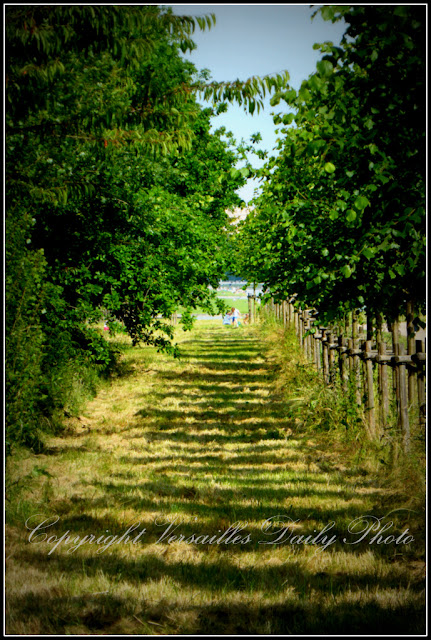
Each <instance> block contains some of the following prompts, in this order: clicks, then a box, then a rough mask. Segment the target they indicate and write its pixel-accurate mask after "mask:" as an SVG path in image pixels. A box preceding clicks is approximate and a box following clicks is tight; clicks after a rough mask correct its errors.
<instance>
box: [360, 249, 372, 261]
mask: <svg viewBox="0 0 431 640" xmlns="http://www.w3.org/2000/svg"><path fill="white" fill-rule="evenodd" d="M362 253H363V254H364V256H365V257H366V258H367V260H371V258H374V256H375V250H374V249H372V248H371V247H365V249H363V251H362Z"/></svg>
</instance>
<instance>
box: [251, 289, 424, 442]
mask: <svg viewBox="0 0 431 640" xmlns="http://www.w3.org/2000/svg"><path fill="white" fill-rule="evenodd" d="M295 297H296V296H291V297H290V298H289V299H288V300H286V301H284V302H280V303H277V302H275V301H274V300H273V299H272V300H271V301H270V303H269V309H270V310H271V311H272V313H273V314H274V316H275V318H276V319H277V320H278V321H280V322H282V323H283V325H284V326H292V327H294V328H295V331H296V335H297V337H298V339H299V341H300V343H301V345H302V347H303V351H304V354H305V356H306V358H307V360H308V361H309V363H310V364H311V365H313V366H314V367H315V369H316V370H317V371H319V372H320V374H321V376H322V379H323V382H324V384H326V385H328V386H330V387H334V386H335V385H336V384H339V385H340V386H341V389H342V391H343V392H347V390H348V384H349V381H350V384H352V385H353V397H354V401H355V402H356V404H357V406H358V407H362V409H363V412H364V415H365V419H366V424H367V428H368V432H369V436H370V437H371V438H377V439H381V438H382V437H383V436H384V435H385V433H386V432H387V429H388V428H389V426H390V415H391V406H394V407H395V418H396V425H397V427H398V429H399V431H400V433H401V435H402V442H403V447H404V450H405V451H406V452H408V451H409V450H410V448H411V422H412V420H413V419H414V420H415V421H416V423H417V425H418V426H419V429H420V433H422V434H425V428H426V404H425V403H426V400H425V396H426V390H425V385H426V341H425V340H417V339H415V331H414V324H413V305H412V303H409V304H408V305H407V309H406V311H407V314H406V318H407V352H406V348H405V346H404V344H403V343H402V342H400V340H399V322H398V321H396V322H393V323H392V324H391V329H392V331H391V336H390V338H389V342H390V343H391V344H388V340H387V339H384V336H383V331H382V318H380V323H379V326H378V327H375V328H373V327H372V323H371V321H370V319H368V321H367V327H366V333H365V334H364V332H363V330H362V331H361V330H360V327H359V324H358V314H357V313H355V312H354V313H353V314H351V317H350V319H349V321H348V322H346V323H345V324H344V327H343V330H342V331H340V326H339V325H337V326H334V327H327V326H322V325H321V324H319V321H318V319H317V317H316V315H317V309H307V308H305V309H303V308H301V307H299V306H297V305H296V306H294V302H295ZM249 304H250V302H249ZM267 308H268V306H267ZM250 317H252V316H250ZM253 319H254V316H253ZM361 329H362V327H361ZM412 416H413V417H412Z"/></svg>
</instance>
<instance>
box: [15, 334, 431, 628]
mask: <svg viewBox="0 0 431 640" xmlns="http://www.w3.org/2000/svg"><path fill="white" fill-rule="evenodd" d="M205 335H206V338H205V339H204V338H200V339H199V338H198V339H190V340H187V341H186V342H184V343H183V346H182V348H183V359H184V360H185V359H187V358H188V359H189V360H191V361H192V363H191V366H193V367H194V370H193V371H190V370H186V371H184V370H181V366H182V365H181V360H180V361H179V362H177V363H176V364H175V366H176V368H177V370H174V371H172V370H165V369H163V368H161V369H160V370H159V371H158V375H157V381H158V387H157V389H156V390H154V391H152V392H151V393H148V394H146V396H147V398H145V399H144V398H143V399H142V403H143V405H144V406H142V408H140V409H139V410H138V411H137V412H136V414H135V416H134V419H133V420H132V421H131V422H130V424H129V425H128V426H126V427H124V428H122V430H121V434H122V436H123V438H124V439H125V441H126V442H128V447H129V448H128V453H127V454H126V455H121V456H120V457H119V458H118V459H117V460H116V463H117V465H120V469H117V470H116V471H113V472H111V473H110V474H109V477H106V478H104V479H103V480H100V478H99V479H98V480H92V481H91V482H90V481H88V482H84V481H81V484H83V485H84V486H87V485H91V486H92V487H94V490H95V497H92V498H90V497H82V496H79V495H78V496H75V497H74V498H73V500H71V501H66V500H65V501H64V502H63V503H62V502H61V501H57V502H56V504H55V505H52V506H53V507H54V506H55V508H56V512H57V513H58V514H59V515H60V520H59V522H58V525H57V530H58V531H59V532H61V533H63V532H65V531H69V532H71V533H74V534H78V535H80V536H81V537H83V536H85V535H88V534H98V535H100V534H105V532H106V533H108V532H109V535H110V534H114V535H119V536H120V535H122V534H123V533H124V532H125V531H126V530H127V527H128V526H130V525H132V524H133V523H137V522H138V523H139V530H142V528H145V529H146V533H145V535H144V536H142V539H141V540H140V541H139V544H138V545H137V546H136V547H134V550H135V551H136V552H135V553H133V552H132V553H130V554H129V555H128V556H127V557H126V556H125V555H124V550H123V549H120V547H118V546H117V547H114V546H113V547H111V550H107V551H106V552H104V553H102V554H97V552H96V548H94V550H93V549H92V548H91V547H89V548H90V555H83V554H80V553H79V551H78V552H77V553H75V554H74V553H67V551H66V550H64V549H63V550H62V552H61V553H60V552H59V553H57V552H56V551H54V552H53V553H52V554H51V555H49V556H48V555H47V551H48V549H47V547H46V545H45V546H44V545H42V544H39V545H37V544H32V543H28V544H26V545H25V547H24V549H23V550H22V551H20V558H21V559H22V561H23V562H24V563H25V564H26V565H28V566H30V567H32V568H38V569H39V570H44V571H48V572H55V575H64V576H66V577H67V576H70V577H71V576H73V577H74V579H75V580H76V578H77V577H82V579H84V578H85V579H87V578H88V577H93V576H94V577H95V578H96V577H97V576H100V575H103V576H105V577H106V578H107V579H108V581H109V584H110V585H111V586H110V589H109V591H110V592H109V593H105V594H100V595H97V594H96V595H93V594H91V593H89V594H85V593H83V594H81V595H79V596H74V597H73V598H71V597H70V596H67V595H66V594H62V593H61V589H58V590H57V591H55V590H54V591H53V592H44V591H42V592H38V595H37V602H36V601H35V595H34V594H33V593H31V592H29V593H26V594H24V595H22V594H17V595H14V596H13V598H10V599H9V602H8V610H13V611H14V615H15V618H16V617H17V616H20V617H21V618H23V619H26V618H31V616H32V615H34V612H35V611H36V610H38V611H40V612H41V613H40V621H41V624H42V627H43V631H44V632H45V633H51V634H60V633H63V632H68V633H70V631H69V627H70V626H72V627H73V625H78V626H79V625H81V627H82V626H83V627H84V631H85V630H87V631H88V632H90V633H91V632H96V633H101V632H104V633H109V632H110V631H116V630H117V631H119V633H120V634H123V633H125V631H124V629H126V628H130V627H127V625H126V622H125V620H126V619H127V620H128V619H129V618H130V619H135V622H134V624H136V620H138V623H139V624H140V625H141V626H142V625H143V626H144V628H143V630H144V631H145V633H146V634H154V633H157V634H159V633H160V634H161V633H174V634H175V633H176V634H180V633H181V634H183V633H197V634H223V635H226V634H230V635H237V634H245V635H247V634H248V635H250V634H317V635H329V634H337V633H340V634H372V635H391V634H403V633H406V634H415V633H423V631H424V625H425V622H424V618H425V616H424V598H423V590H424V582H423V579H422V578H419V576H418V575H417V574H415V573H414V572H412V571H411V570H410V568H409V566H408V563H407V560H408V558H407V556H406V561H405V559H404V558H397V555H396V554H397V552H399V549H398V548H394V546H390V545H381V546H378V545H373V546H372V548H371V551H372V552H373V553H374V554H375V556H376V557H377V558H378V559H379V560H380V561H381V562H383V561H384V562H386V563H387V565H388V566H386V568H385V572H383V573H382V572H381V569H379V564H378V563H376V565H374V568H373V570H371V569H367V568H364V569H363V570H361V571H358V569H357V562H356V564H355V563H354V560H356V559H354V558H353V556H358V557H360V556H361V554H369V552H370V545H369V542H368V539H367V540H364V542H363V543H362V544H358V545H356V546H352V545H346V544H344V543H343V538H344V537H345V536H346V528H347V526H348V524H349V523H350V522H351V521H352V520H353V519H354V518H357V517H358V516H361V515H364V514H363V513H362V511H361V508H362V506H361V505H362V502H361V501H362V497H361V496H362V495H364V496H366V501H367V502H368V503H370V501H374V500H377V498H378V495H379V492H378V489H375V490H374V489H373V488H372V487H370V484H369V483H368V481H367V479H366V478H364V477H363V475H361V473H360V472H359V471H358V472H357V473H356V472H355V470H354V469H333V468H331V467H330V466H329V467H328V466H326V467H325V468H320V467H319V460H318V457H317V454H316V453H315V452H314V451H313V450H311V449H310V448H309V447H308V445H307V436H306V435H304V434H301V433H298V432H297V431H296V430H295V425H294V424H293V423H292V421H291V420H290V419H289V418H288V417H286V415H285V413H286V410H285V407H284V405H283V403H282V402H281V401H280V400H279V399H278V398H276V397H274V395H271V394H270V393H269V390H270V384H271V382H272V380H273V378H274V375H275V371H276V369H277V366H276V365H274V364H273V363H272V362H269V361H266V360H265V359H264V361H263V362H262V363H261V362H255V359H257V358H259V359H260V358H261V357H262V356H261V351H262V344H261V343H260V341H259V340H257V339H254V338H252V337H250V336H249V335H248V334H245V333H244V334H240V333H239V332H238V333H235V334H234V333H233V332H223V331H220V330H212V329H211V330H210V329H207V330H206V332H205ZM240 336H241V337H240ZM136 364H138V363H136ZM152 367H154V368H155V369H157V363H153V364H152ZM125 371H127V375H130V370H129V369H127V367H125ZM223 385H224V386H223ZM239 386H242V387H243V390H239ZM196 391H199V392H200V393H199V396H198V397H199V400H198V401H197V402H195V399H196V395H193V396H190V395H187V394H188V392H196ZM259 392H262V394H263V396H262V397H261V396H259V395H258V393H259ZM256 397H258V398H259V401H258V402H251V400H252V399H256ZM172 398H176V399H180V400H182V403H181V405H180V406H179V407H178V408H175V409H170V408H163V406H162V403H163V401H164V400H166V399H172ZM247 398H248V399H249V400H250V402H249V403H247ZM147 400H148V402H149V403H150V404H149V405H147V404H146V401H147ZM239 401H240V402H239ZM182 405H184V406H183V407H182ZM249 418H252V419H253V420H254V423H252V424H249V423H245V422H243V421H244V420H247V419H249ZM134 430H135V431H136V430H137V433H133V435H129V433H131V432H132V431H134ZM286 430H289V434H287V433H286ZM80 437H82V436H80ZM152 446H154V447H155V448H154V449H152ZM70 449H71V447H70V446H69V445H67V446H66V445H65V446H64V447H62V446H59V447H58V448H56V449H55V450H53V451H51V453H52V455H62V454H64V453H66V452H67V451H68V450H70ZM76 451H77V452H78V453H79V452H83V451H87V449H86V448H85V445H81V447H80V446H77V447H76ZM133 451H137V453H138V455H136V456H134V455H133ZM141 469H142V473H141ZM361 492H363V493H361ZM48 506H49V504H48V505H47V507H48ZM41 508H43V507H41ZM100 512H103V513H100ZM132 512H133V513H134V514H135V519H133V515H132ZM40 513H42V511H41V512H40ZM98 513H100V515H97V514H98ZM126 514H127V515H126ZM48 515H49V514H47V516H48ZM277 515H279V516H280V515H283V516H287V517H288V518H291V519H292V520H293V521H295V522H296V524H297V529H295V534H299V533H300V534H303V535H311V534H315V533H316V531H317V532H318V531H320V530H321V529H322V527H324V526H325V525H327V524H329V523H332V522H333V523H334V525H333V527H332V528H331V531H330V535H331V536H332V535H335V536H336V541H335V543H334V545H332V546H331V547H330V548H328V549H327V550H324V551H316V553H323V554H327V556H328V557H331V558H332V556H333V555H335V554H336V552H338V551H343V552H345V553H346V554H347V555H348V556H350V558H351V564H352V566H353V564H355V566H356V568H355V569H350V565H347V566H345V567H344V568H340V567H338V568H337V569H336V570H332V569H331V568H330V567H329V568H328V567H327V565H325V563H323V568H322V569H321V570H317V569H316V568H314V570H312V569H307V564H306V562H304V561H303V560H302V558H301V559H300V558H299V556H298V555H297V554H301V553H302V552H305V546H304V545H302V546H300V545H299V544H298V545H296V546H294V543H290V542H289V541H288V540H289V539H290V538H289V537H287V535H286V537H285V538H284V540H285V541H286V542H285V543H283V544H282V545H279V546H278V547H277V550H278V551H279V555H278V556H277V561H275V559H274V561H271V560H272V559H268V562H265V563H263V562H261V561H259V557H260V556H259V555H258V554H259V553H261V552H264V551H268V550H270V551H271V550H272V549H273V548H274V547H272V546H269V545H263V544H259V542H262V541H265V542H267V541H268V537H265V533H264V532H262V523H263V522H264V521H265V520H266V519H267V518H270V517H273V516H277ZM374 515H377V516H379V517H380V516H382V515H384V514H374ZM161 517H162V518H164V525H163V526H158V525H157V522H156V519H157V518H159V520H160V518H161ZM195 517H196V518H197V520H196V522H195V521H194V520H193V519H194V518H195ZM175 518H177V520H175V523H176V524H178V527H177V528H176V529H175V530H173V531H172V532H171V533H172V534H173V535H182V536H184V538H185V539H189V538H190V537H191V536H193V535H195V536H204V535H208V536H210V537H211V536H216V535H217V536H221V535H222V534H223V533H224V532H225V531H227V530H229V527H231V526H233V525H234V523H236V522H239V521H240V522H242V523H244V524H245V527H244V529H243V533H242V534H241V537H243V538H244V537H245V536H246V535H249V537H250V540H249V541H248V542H246V543H243V544H241V543H237V544H234V543H227V542H223V541H222V542H221V543H220V544H212V545H208V544H207V545H204V544H200V543H196V542H192V543H189V544H188V546H187V548H186V549H185V550H184V548H180V547H179V546H178V544H177V542H176V541H172V543H170V542H167V540H168V537H167V538H165V539H164V540H163V542H158V540H159V539H160V536H161V534H162V533H163V531H165V530H166V527H167V526H168V523H169V521H172V520H174V519H175ZM289 522H290V521H289ZM281 531H282V527H281V525H280V524H277V525H276V526H275V528H274V529H273V532H276V533H277V535H280V533H281ZM292 531H293V530H292ZM398 533H400V532H399V531H398ZM27 535H28V532H27ZM148 544H156V545H158V547H157V552H156V551H154V550H150V549H149V547H148V546H147V545H148ZM182 544H183V545H184V542H183V543H182ZM309 549H310V547H307V552H308V551H309ZM249 552H253V553H254V554H255V556H256V557H254V558H253V559H251V560H249V561H248V562H247V561H246V560H245V559H246V557H247V554H248V553H249ZM399 553H401V552H399ZM401 555H402V554H401ZM392 560H393V562H392ZM311 566H314V565H311ZM364 566H365V565H364ZM325 567H327V568H325ZM120 578H121V579H122V580H125V581H126V582H127V584H131V585H132V586H133V588H135V590H136V591H138V590H139V589H140V588H142V587H143V586H145V585H153V584H154V583H157V582H160V583H163V584H165V585H167V587H166V588H167V590H168V591H167V594H168V595H166V593H164V592H161V593H162V595H161V598H160V601H157V600H154V599H153V600H151V599H145V597H142V596H140V599H138V598H137V599H136V600H131V599H130V598H129V599H128V598H127V597H126V596H124V595H120V593H121V591H118V593H117V585H118V584H119V580H120ZM196 590H199V593H200V594H201V596H200V600H201V601H200V602H198V603H197V602H195V601H194V598H195V597H196ZM182 592H187V593H194V596H193V598H192V597H191V599H190V601H184V599H183V600H181V601H178V597H177V596H176V595H175V597H174V595H172V594H173V593H175V594H177V593H182ZM404 592H407V595H405V594H404ZM169 594H170V595H169ZM279 594H281V595H280V598H281V602H279V603H277V602H272V603H270V604H268V603H267V602H266V600H267V598H268V597H269V596H271V597H273V598H274V599H275V600H276V599H277V597H278V596H279ZM403 594H404V595H403ZM403 598H404V599H403ZM197 599H198V600H199V597H198V598H197ZM205 600H206V601H205ZM173 620H174V621H173ZM181 621H182V622H181ZM139 624H138V626H135V627H133V630H132V633H134V634H139V633H141V632H142V629H141V627H140V626H139ZM151 624H154V625H156V628H151V626H150V625H151ZM116 625H117V626H116ZM145 625H146V626H145Z"/></svg>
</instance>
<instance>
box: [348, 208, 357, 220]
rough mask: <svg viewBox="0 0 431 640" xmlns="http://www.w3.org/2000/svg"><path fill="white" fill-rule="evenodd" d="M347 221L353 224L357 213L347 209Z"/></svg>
mask: <svg viewBox="0 0 431 640" xmlns="http://www.w3.org/2000/svg"><path fill="white" fill-rule="evenodd" d="M346 220H347V222H353V221H354V220H356V211H354V210H353V209H347V215H346Z"/></svg>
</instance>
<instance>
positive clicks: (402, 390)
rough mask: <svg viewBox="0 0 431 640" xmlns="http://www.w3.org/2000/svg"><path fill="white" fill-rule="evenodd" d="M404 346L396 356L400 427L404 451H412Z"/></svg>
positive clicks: (399, 347)
mask: <svg viewBox="0 0 431 640" xmlns="http://www.w3.org/2000/svg"><path fill="white" fill-rule="evenodd" d="M404 355H405V354H404V345H402V344H398V354H397V355H395V356H394V358H393V359H394V362H395V366H396V368H397V370H398V375H397V378H396V379H397V384H398V399H399V412H398V418H399V425H400V428H401V434H402V438H403V445H404V450H405V451H406V452H408V451H409V449H410V425H409V410H408V409H409V406H408V388H407V371H406V368H407V367H406V360H405V358H404Z"/></svg>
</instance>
